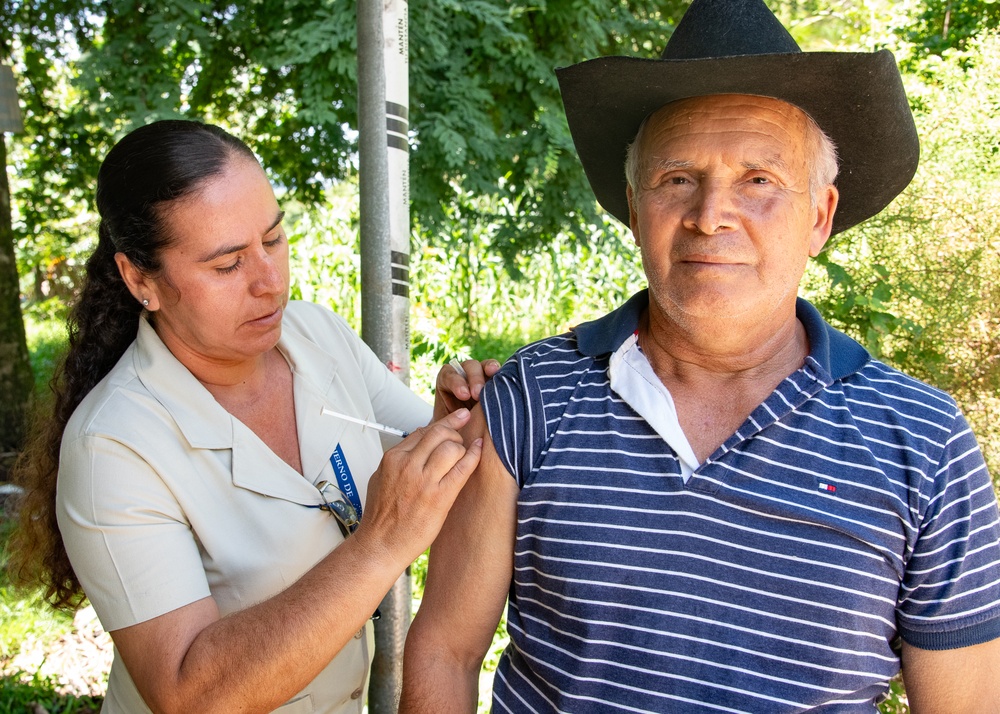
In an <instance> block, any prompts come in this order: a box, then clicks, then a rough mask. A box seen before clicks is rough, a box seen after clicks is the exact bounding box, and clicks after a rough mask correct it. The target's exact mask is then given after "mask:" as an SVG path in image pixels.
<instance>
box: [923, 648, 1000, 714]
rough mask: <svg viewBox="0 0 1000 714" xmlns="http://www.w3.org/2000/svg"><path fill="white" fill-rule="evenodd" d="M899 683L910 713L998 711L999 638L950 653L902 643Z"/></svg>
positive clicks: (991, 713) (981, 713)
mask: <svg viewBox="0 0 1000 714" xmlns="http://www.w3.org/2000/svg"><path fill="white" fill-rule="evenodd" d="M903 682H904V684H905V685H906V696H907V700H908V701H909V705H910V711H911V712H913V714H926V713H927V712H930V713H931V714H995V713H996V712H1000V639H995V640H992V641H990V642H984V643H983V644H980V645H973V646H972V647H960V648H958V649H951V650H923V649H919V648H917V647H914V646H912V645H908V644H906V643H905V642H904V643H903Z"/></svg>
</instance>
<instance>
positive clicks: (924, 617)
mask: <svg viewBox="0 0 1000 714" xmlns="http://www.w3.org/2000/svg"><path fill="white" fill-rule="evenodd" d="M932 484H933V488H932V489H931V492H930V497H929V500H928V504H927V507H926V509H924V512H923V516H922V519H921V521H920V524H919V534H918V537H917V541H916V545H915V547H914V551H913V553H912V554H911V556H910V558H909V560H908V562H907V567H906V575H905V576H904V579H903V582H902V584H901V586H900V598H899V603H898V608H897V613H898V614H897V617H898V625H899V631H900V635H901V636H902V638H903V639H904V640H905V641H906V642H908V643H909V644H911V645H913V646H914V647H919V648H921V649H928V650H944V649H955V648H959V647H968V646H971V645H976V644H980V643H983V642H988V641H990V640H993V639H996V638H997V637H1000V519H998V510H997V498H996V495H995V492H994V490H993V483H992V480H991V479H990V475H989V473H988V471H987V469H986V464H985V463H984V461H983V456H982V452H981V451H980V449H979V446H978V444H977V443H976V439H975V437H974V436H973V434H972V431H971V429H970V428H969V425H968V423H967V422H966V420H965V418H964V417H963V416H962V415H961V414H960V413H956V416H955V421H954V426H953V428H952V431H951V435H950V437H949V439H948V441H947V442H946V443H945V445H944V449H943V451H942V455H941V458H940V460H939V463H938V469H937V472H936V473H935V474H933V481H932Z"/></svg>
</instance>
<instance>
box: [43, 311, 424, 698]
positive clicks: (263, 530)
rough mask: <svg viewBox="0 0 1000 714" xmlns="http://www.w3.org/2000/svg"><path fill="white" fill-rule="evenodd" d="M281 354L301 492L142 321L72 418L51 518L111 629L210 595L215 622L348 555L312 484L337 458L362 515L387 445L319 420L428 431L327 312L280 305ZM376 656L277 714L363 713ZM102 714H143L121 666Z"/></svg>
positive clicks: (366, 656) (331, 671)
mask: <svg viewBox="0 0 1000 714" xmlns="http://www.w3.org/2000/svg"><path fill="white" fill-rule="evenodd" d="M278 349H279V350H280V351H281V353H282V354H283V355H284V357H285V359H286V360H287V361H288V363H289V365H290V367H291V370H292V374H293V383H294V387H293V388H294V397H295V414H296V420H297V428H298V437H299V444H300V450H301V459H302V468H303V472H304V474H305V478H303V476H302V475H300V474H299V473H298V472H296V471H295V470H294V469H292V468H291V467H290V466H288V465H287V464H286V463H285V462H284V461H282V460H281V459H280V458H279V457H278V456H276V455H275V454H274V453H273V452H272V451H271V450H270V449H269V448H268V447H267V446H266V445H265V444H264V443H263V442H262V441H261V440H260V439H259V438H258V437H257V436H256V435H255V434H254V433H253V432H252V431H250V430H249V429H248V428H247V427H246V426H244V425H243V424H242V423H241V422H240V421H239V420H237V419H236V418H235V417H233V416H232V415H230V414H229V413H228V412H227V411H225V410H224V409H223V408H222V407H221V406H220V405H219V404H218V403H217V402H216V401H215V399H214V398H213V397H212V395H211V394H209V392H208V391H207V390H206V389H205V388H204V387H203V386H202V385H201V384H200V383H199V382H198V381H197V380H196V379H195V378H194V376H193V375H192V374H191V373H190V372H188V370H187V369H186V368H185V367H184V366H183V365H181V363H180V362H178V361H177V360H176V359H175V358H174V356H173V355H172V354H171V353H170V351H169V350H167V348H166V347H165V346H164V344H163V343H162V342H161V341H160V339H159V337H158V336H157V335H156V332H155V331H154V330H153V328H152V327H151V326H150V325H149V323H148V322H147V321H146V320H145V319H143V320H141V322H140V326H139V332H138V335H137V337H136V340H135V342H134V343H133V344H132V346H131V347H129V349H128V350H127V351H126V352H125V354H124V355H123V356H122V358H121V360H120V361H119V362H118V364H117V365H116V366H115V367H114V368H113V369H112V371H111V372H110V374H108V376H107V377H106V378H105V379H104V380H103V381H102V382H101V383H100V384H98V385H97V387H95V388H94V390H93V391H92V392H91V393H90V394H88V395H87V397H86V398H85V399H84V400H83V402H82V403H81V404H80V406H79V407H78V408H77V409H76V411H75V412H74V414H73V416H72V418H71V419H70V421H69V424H68V425H67V427H66V431H65V435H64V437H63V443H62V452H61V456H60V466H59V481H58V492H57V497H56V501H57V515H58V519H59V528H60V531H61V532H62V536H63V540H64V541H65V544H66V550H67V552H68V554H69V558H70V561H71V562H72V564H73V569H74V570H75V572H76V574H77V576H78V577H79V579H80V582H81V583H82V584H83V587H84V590H85V592H86V593H87V597H88V598H89V599H90V601H91V602H92V603H93V605H94V608H95V610H96V611H97V614H98V615H99V617H100V619H101V623H102V624H103V626H104V628H105V629H107V630H109V631H110V630H117V629H120V628H123V627H128V626H130V625H134V624H137V623H140V622H144V621H146V620H149V619H151V618H154V617H157V616H158V615H162V614H164V613H166V612H170V611H171V610H175V609H177V608H179V607H182V606H184V605H188V604H190V603H192V602H195V601H196V600H200V599H202V598H204V597H206V596H208V595H211V596H212V597H213V598H214V599H215V601H216V603H218V607H219V610H220V612H221V614H222V615H223V616H225V615H227V614H229V613H232V612H235V611H238V610H241V609H243V608H245V607H248V606H251V605H254V604H256V603H259V602H261V601H263V600H266V599H268V598H270V597H272V596H274V595H275V594H277V593H278V592H280V591H281V590H283V589H285V588H287V587H288V586H289V585H291V584H292V583H294V582H295V581H296V580H297V579H298V578H299V577H300V576H302V575H303V574H304V573H305V572H306V571H307V570H309V569H310V568H311V567H312V566H313V565H315V564H316V563H317V562H318V561H319V560H321V559H322V558H323V557H324V556H326V555H327V554H328V553H329V552H330V551H331V550H332V549H334V548H336V547H337V545H338V544H339V543H341V542H342V540H343V538H342V536H341V532H340V530H339V528H338V526H337V524H336V522H335V521H334V519H333V517H332V516H331V515H330V514H329V513H327V512H325V511H322V510H320V509H318V508H309V506H316V505H318V504H320V503H321V502H322V501H321V498H320V494H319V491H318V490H317V488H316V486H315V484H317V483H319V482H320V481H323V480H327V481H330V482H334V483H336V478H335V476H334V473H333V467H332V466H331V463H330V457H331V455H332V454H333V453H334V451H335V450H336V449H337V446H338V445H339V446H340V449H341V450H342V452H343V458H344V461H346V463H347V467H348V468H349V469H350V471H351V473H352V475H353V478H354V481H355V484H356V485H357V488H358V490H359V492H360V496H361V502H362V503H364V497H365V493H366V489H367V485H368V478H369V476H370V475H371V474H372V472H373V471H374V470H375V468H376V467H377V466H378V463H379V461H380V459H381V457H382V446H381V443H380V438H379V435H378V433H377V432H375V431H373V430H371V429H367V430H365V429H363V428H362V427H361V426H358V425H355V424H352V423H350V422H346V421H343V420H340V419H335V418H333V417H329V416H322V415H321V414H320V410H321V409H322V408H323V407H328V408H330V409H334V410H336V411H340V412H346V413H348V414H351V415H355V416H358V417H363V418H374V419H375V420H377V421H380V422H383V423H385V424H390V425H392V426H397V427H400V428H402V429H406V430H407V431H409V430H412V429H415V428H417V427H418V426H422V425H424V424H426V423H427V422H428V420H429V419H430V416H431V409H430V407H429V406H428V405H427V404H426V403H425V402H424V401H423V400H421V399H420V398H419V397H417V396H416V395H414V394H413V392H411V391H410V390H409V389H408V388H407V387H406V386H405V385H403V384H402V382H400V381H399V380H398V379H396V378H395V377H394V376H393V375H392V374H391V373H390V372H389V371H388V370H387V369H386V368H385V366H384V365H383V364H382V363H381V362H380V361H379V360H378V358H377V357H376V356H375V355H374V354H373V353H372V352H371V351H370V350H369V349H368V347H367V346H366V345H365V344H364V343H363V342H361V340H360V339H358V337H357V335H356V334H355V333H354V332H353V331H352V330H351V329H350V327H349V326H348V325H347V324H346V322H344V320H343V319H342V318H340V317H339V316H337V315H335V314H334V313H332V312H330V311H328V310H326V309H324V308H321V307H319V306H317V305H313V304H310V303H302V302H291V303H289V305H288V308H287V309H286V312H285V315H284V319H283V323H282V336H281V340H280V342H279V343H278ZM344 577H350V573H345V574H344ZM372 647H373V636H372V628H371V625H370V624H369V625H367V626H366V627H365V628H364V629H363V630H362V631H361V632H359V633H358V635H357V636H356V637H355V639H354V640H352V641H351V642H350V643H349V644H348V645H347V646H346V647H345V648H344V649H343V650H342V651H341V652H340V654H338V655H337V657H336V658H334V660H333V661H332V662H331V663H330V664H329V665H328V666H327V667H326V669H324V670H323V672H321V673H320V675H319V676H318V677H317V678H316V679H315V680H314V681H313V682H312V683H311V684H310V685H309V686H308V687H306V689H304V690H303V691H302V692H300V693H299V694H298V695H297V696H296V697H294V698H293V699H292V700H290V701H289V702H288V703H287V704H286V705H284V706H283V707H281V708H280V709H279V710H278V711H280V712H282V713H283V714H284V713H286V712H287V713H288V714H292V713H294V714H299V713H304V712H329V713H333V712H337V713H340V712H345V713H346V712H351V713H352V714H360V712H361V711H362V706H363V702H364V692H365V690H366V685H367V678H368V671H369V665H370V662H371V656H372ZM102 711H103V712H108V713H109V714H117V713H118V712H127V713H129V714H133V713H134V712H148V711H150V710H149V709H148V708H147V707H146V705H145V704H144V703H143V701H142V699H141V697H140V696H139V694H138V692H137V691H136V689H135V685H134V684H133V683H132V681H131V679H130V678H129V675H128V672H127V671H126V670H125V668H124V666H123V665H122V663H121V661H120V660H119V659H117V658H116V660H115V662H114V664H113V665H112V668H111V675H110V679H109V682H108V693H107V697H106V699H105V704H104V708H103V709H102Z"/></svg>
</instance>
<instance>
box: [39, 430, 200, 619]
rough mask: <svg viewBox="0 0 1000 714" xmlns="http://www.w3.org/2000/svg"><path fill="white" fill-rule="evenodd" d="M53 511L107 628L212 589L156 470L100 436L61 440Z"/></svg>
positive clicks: (175, 605) (182, 519)
mask: <svg viewBox="0 0 1000 714" xmlns="http://www.w3.org/2000/svg"><path fill="white" fill-rule="evenodd" d="M56 515H57V518H58V522H59V530H60V532H61V534H62V538H63V542H64V544H65V547H66V552H67V554H68V555H69V559H70V562H72V563H73V565H74V571H75V572H76V574H77V577H78V578H79V579H80V582H81V584H82V585H83V588H84V590H85V591H86V593H87V597H88V598H89V599H90V602H91V603H92V604H93V606H94V609H95V611H96V612H97V615H98V617H100V619H101V623H102V624H103V626H104V628H105V629H106V630H108V631H113V630H116V629H121V628H123V627H128V626H130V625H134V624H137V623H139V622H144V621H146V620H149V619H152V618H154V617H157V616H159V615H162V614H164V613H166V612H170V611H171V610H175V609H177V608H178V607H182V606H184V605H187V604H190V603H192V602H195V601H196V600H200V599H202V598H205V597H208V596H209V595H210V591H209V586H208V581H207V579H206V577H205V571H204V567H203V565H202V561H201V557H200V554H199V552H198V545H197V543H196V541H195V538H194V535H193V534H192V531H191V528H190V526H189V524H188V523H187V520H186V518H185V516H184V513H183V512H182V510H181V507H180V505H179V504H178V502H177V501H176V499H175V498H174V497H173V495H172V494H171V493H170V491H169V489H168V488H167V487H166V485H165V484H164V483H163V481H162V480H161V479H160V478H159V476H158V475H157V473H156V471H155V469H154V468H153V467H152V466H151V465H150V464H149V463H148V461H146V460H145V459H144V458H142V457H141V456H140V455H139V454H137V453H136V452H135V451H133V450H132V449H130V448H129V447H127V446H125V445H124V444H122V443H120V442H118V441H116V440H114V439H111V438H108V437H105V436H95V435H83V436H78V437H75V438H71V439H69V440H67V441H64V443H63V447H62V453H61V456H60V468H59V481H58V488H57V495H56Z"/></svg>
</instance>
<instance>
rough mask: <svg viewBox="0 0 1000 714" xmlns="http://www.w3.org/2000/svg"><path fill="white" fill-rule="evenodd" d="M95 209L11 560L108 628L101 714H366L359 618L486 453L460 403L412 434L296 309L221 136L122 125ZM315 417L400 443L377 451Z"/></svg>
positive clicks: (256, 174)
mask: <svg viewBox="0 0 1000 714" xmlns="http://www.w3.org/2000/svg"><path fill="white" fill-rule="evenodd" d="M97 204H98V209H99V212H100V214H101V224H100V230H99V243H98V246H97V249H96V251H95V253H94V254H93V256H92V257H91V258H90V260H89V261H88V264H87V280H86V284H85V286H84V289H83V292H82V295H81V298H80V301H79V303H78V304H77V305H76V306H75V308H74V312H73V315H72V317H71V320H70V350H69V354H68V356H67V360H66V362H65V365H64V368H63V373H62V378H61V382H60V385H59V387H58V388H57V397H56V406H55V415H54V417H53V419H52V423H51V425H50V427H49V432H48V434H47V436H46V437H44V438H42V439H41V440H40V442H39V444H38V447H40V448H36V450H35V454H36V456H35V457H34V458H33V459H30V460H29V461H28V463H27V464H26V465H24V466H23V469H22V470H24V471H25V472H26V473H28V476H29V479H32V480H33V482H31V483H29V488H28V490H27V491H28V497H27V499H26V501H25V504H24V508H23V511H22V519H21V520H22V533H21V534H20V535H19V536H18V538H19V539H20V540H19V542H18V543H15V544H14V545H15V547H14V548H12V552H13V553H14V556H15V557H14V561H15V562H14V565H15V567H17V568H19V569H20V571H21V573H22V576H25V575H30V574H31V573H32V571H33V570H32V569H33V567H34V570H35V571H36V572H37V570H39V568H38V567H35V566H37V565H38V562H39V559H43V562H42V563H41V568H40V569H41V571H42V575H43V580H44V581H45V582H46V584H47V585H48V588H49V595H50V597H51V599H52V600H53V602H55V603H56V604H59V605H68V604H73V603H75V602H78V601H79V600H80V599H81V598H82V596H83V594H84V593H85V594H86V596H87V597H88V598H89V599H90V601H91V603H92V604H93V605H94V608H95V609H96V611H97V613H98V615H99V616H100V618H101V621H102V623H103V625H104V627H105V629H107V630H108V631H109V632H110V633H111V636H112V639H113V640H114V643H115V650H116V652H115V661H114V664H113V666H112V670H111V675H110V679H109V683H108V692H107V697H106V699H105V705H104V709H103V710H102V711H105V712H112V713H113V712H129V713H132V712H142V711H163V712H175V711H176V712H195V711H197V712H213V711H219V712H234V711H247V712H249V711H261V712H265V711H272V710H275V709H279V710H280V711H282V712H348V711H349V712H360V711H361V707H362V704H363V700H364V696H363V694H364V691H365V688H366V686H365V685H366V680H367V676H368V667H369V662H370V658H371V654H372V645H373V640H372V628H371V626H370V625H369V621H370V618H371V616H372V613H373V612H375V610H376V608H377V607H378V604H379V602H380V600H381V599H382V597H383V596H384V594H385V593H386V592H387V591H388V589H389V588H390V587H391V585H392V584H393V583H394V582H395V580H396V578H397V577H398V576H399V575H400V573H402V572H403V571H404V569H405V568H406V567H407V566H408V565H409V564H410V563H411V562H412V561H413V560H414V558H416V556H417V555H419V554H420V553H421V552H422V551H423V550H424V549H425V548H426V547H427V546H428V545H429V544H430V543H431V541H432V540H433V539H434V536H435V535H436V533H437V531H438V530H439V528H440V526H441V523H442V521H443V519H444V516H445V514H446V513H447V511H448V508H449V507H450V505H451V504H452V502H453V501H454V499H455V496H456V495H457V494H458V492H459V490H460V489H461V487H462V484H463V483H464V480H465V479H466V478H467V477H468V475H469V474H470V473H471V471H472V470H473V468H474V467H475V465H476V463H477V462H478V459H479V452H480V444H479V443H476V444H473V445H472V446H471V447H470V448H469V449H468V450H466V448H465V447H464V446H463V444H462V439H461V436H460V435H459V434H458V432H457V431H456V430H457V429H459V428H461V426H462V425H464V424H465V422H466V421H467V420H468V410H467V409H464V408H458V409H457V410H456V411H454V412H453V413H451V414H449V415H446V414H445V412H446V411H448V408H449V405H448V404H445V403H444V400H443V399H438V400H437V403H436V406H435V416H436V417H439V419H438V421H436V422H435V423H434V424H432V425H431V426H429V427H426V428H421V427H422V426H423V425H425V424H427V422H428V419H429V417H430V416H431V414H430V411H431V410H430V407H428V406H427V405H426V404H425V403H424V402H423V401H422V400H420V399H419V398H418V397H416V396H415V395H414V394H413V393H412V392H410V391H409V390H408V389H407V388H406V387H405V386H403V385H402V383H401V382H399V381H398V380H397V379H395V378H394V377H393V376H392V375H391V374H390V373H389V372H388V370H386V368H385V367H384V366H383V365H382V364H381V363H380V362H379V360H378V359H377V358H376V357H375V355H374V354H372V353H371V352H370V351H369V350H368V349H367V348H366V347H365V345H364V344H363V343H362V342H361V341H360V340H359V339H358V338H357V336H356V335H355V334H354V333H353V332H352V331H351V330H350V329H349V328H348V326H347V325H346V323H345V322H344V321H343V320H342V319H341V318H340V317H338V316H336V315H334V314H333V313H331V312H329V311H327V310H325V309H323V308H321V307H318V306H316V305H311V304H307V303H295V302H292V303H289V302H288V242H287V239H286V236H285V232H284V229H283V228H282V224H281V219H282V215H283V214H282V212H281V211H280V209H279V208H278V204H277V201H276V200H275V196H274V193H273V191H272V189H271V186H270V184H269V182H268V180H267V178H266V176H265V174H264V172H263V170H262V169H261V167H260V165H259V164H258V162H257V160H256V158H255V157H254V155H253V153H252V152H251V151H250V150H249V149H248V148H247V147H246V146H245V145H244V144H242V143H241V142H239V141H238V140H237V139H235V138H233V137H232V136H230V135H229V134H227V133H225V132H224V131H222V130H221V129H218V128H216V127H212V126H207V125H204V124H200V123H197V122H189V121H161V122H156V123H154V124H151V125H148V126H145V127H142V128H140V129H137V130H135V131H134V132H132V133H131V134H129V135H128V136H126V137H125V138H124V139H122V140H121V141H120V142H119V143H118V144H117V145H116V146H115V147H114V148H113V149H112V150H111V152H110V153H109V154H108V156H107V158H106V159H105V161H104V163H103V164H102V166H101V169H100V172H99V175H98V187H97ZM466 367H467V368H469V371H470V374H471V375H473V376H471V377H470V378H469V384H468V385H467V384H466V383H465V382H464V381H463V380H462V379H461V378H460V376H459V374H458V372H457V371H456V370H453V369H451V368H448V369H445V370H442V373H441V374H439V376H438V394H439V395H441V394H442V393H443V392H449V391H450V392H451V393H452V394H451V397H450V400H451V402H452V404H451V405H450V406H459V404H458V400H460V399H463V398H468V397H470V396H471V395H470V388H471V391H473V392H478V389H479V387H480V386H481V382H482V374H481V372H480V371H478V367H479V365H478V363H475V362H473V363H466ZM492 367H495V365H492ZM326 409H329V410H333V411H336V412H339V413H345V414H347V415H349V416H353V417H357V418H362V419H372V420H376V421H379V422H382V423H385V424H391V425H393V426H396V427H400V428H402V429H404V430H406V431H411V432H413V433H411V434H410V435H409V436H408V437H407V438H405V439H403V440H402V441H401V443H399V444H398V445H397V446H395V447H394V448H391V449H389V450H388V451H386V452H385V453H384V455H383V449H382V445H381V443H380V436H379V434H378V432H376V431H374V430H373V429H370V428H365V427H362V426H360V425H357V424H355V423H353V422H350V421H347V420H343V419H340V418H336V417H331V416H326V415H324V414H322V413H321V412H322V411H323V410H326ZM383 438H384V437H383ZM397 441H398V439H397ZM56 458H58V469H56V468H55V460H56ZM57 471H58V476H57V475H56V472H57ZM338 487H339V488H338ZM352 502H353V503H352ZM362 504H363V510H362V508H361V506H362ZM352 505H353V506H354V507H356V510H358V511H360V513H359V515H360V516H361V521H360V525H356V524H354V523H353V520H352V515H351V507H352ZM56 524H58V530H57V529H56ZM352 529H355V530H354V532H353V533H350V531H351V530H352ZM348 534H350V537H347V536H348ZM60 535H61V537H60ZM81 588H82V590H81Z"/></svg>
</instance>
